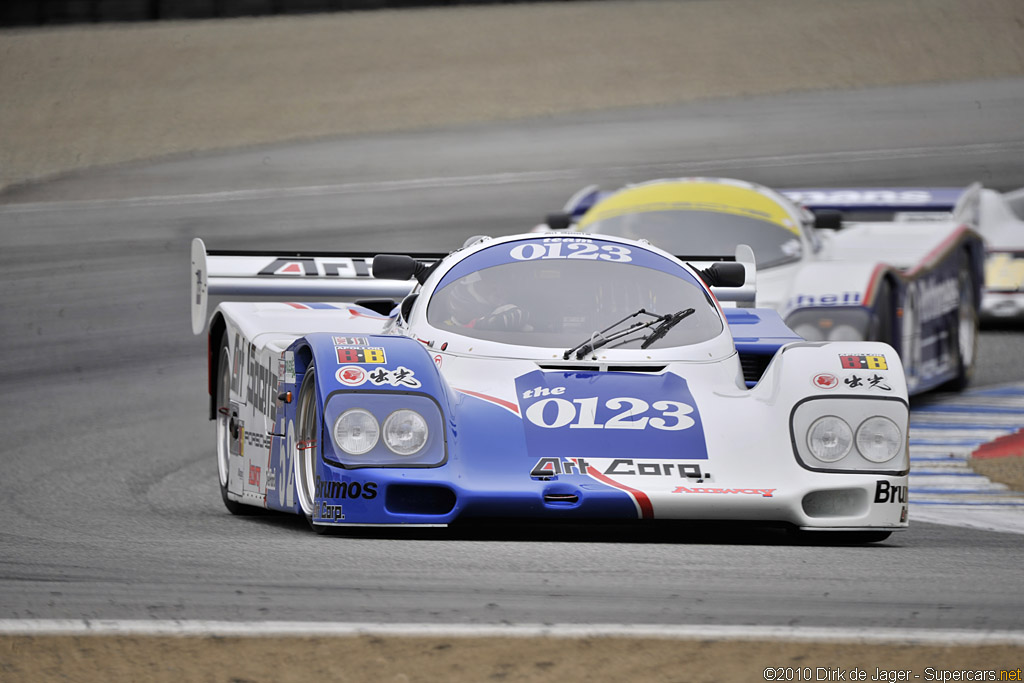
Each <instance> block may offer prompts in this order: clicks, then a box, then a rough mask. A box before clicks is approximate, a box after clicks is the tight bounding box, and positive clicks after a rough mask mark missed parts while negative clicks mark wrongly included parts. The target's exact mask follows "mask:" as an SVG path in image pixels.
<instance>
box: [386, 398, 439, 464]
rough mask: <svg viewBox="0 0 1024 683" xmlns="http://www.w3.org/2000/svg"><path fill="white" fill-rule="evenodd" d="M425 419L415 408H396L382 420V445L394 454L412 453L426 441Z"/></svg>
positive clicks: (426, 428)
mask: <svg viewBox="0 0 1024 683" xmlns="http://www.w3.org/2000/svg"><path fill="white" fill-rule="evenodd" d="M429 433H430V430H429V429H428V427H427V421H426V420H425V419H423V416H422V415H420V414H419V413H417V412H416V411H415V410H406V409H402V410H396V411H395V412H393V413H391V414H390V415H388V417H387V419H386V420H384V445H385V446H387V447H388V448H389V449H390V450H391V452H392V453H394V454H395V455H413V454H414V453H417V452H419V450H420V449H421V448H423V445H424V444H425V443H427V436H428V435H429Z"/></svg>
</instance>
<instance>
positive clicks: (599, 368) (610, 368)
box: [537, 363, 667, 375]
mask: <svg viewBox="0 0 1024 683" xmlns="http://www.w3.org/2000/svg"><path fill="white" fill-rule="evenodd" d="M537 367H539V368H540V369H541V370H563V371H566V372H649V373H651V374H654V375H657V374H658V373H660V372H663V371H664V370H665V368H666V367H667V366H665V365H598V364H596V363H588V364H586V365H565V364H563V363H537Z"/></svg>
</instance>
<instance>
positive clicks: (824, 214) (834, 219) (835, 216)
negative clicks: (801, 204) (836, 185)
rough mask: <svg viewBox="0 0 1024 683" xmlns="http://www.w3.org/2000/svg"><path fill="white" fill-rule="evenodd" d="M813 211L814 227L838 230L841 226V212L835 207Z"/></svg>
mask: <svg viewBox="0 0 1024 683" xmlns="http://www.w3.org/2000/svg"><path fill="white" fill-rule="evenodd" d="M813 213H814V227H816V228H818V229H819V230H838V229H839V228H841V227H843V212H842V211H836V210H835V209H817V210H816V211H814V212H813Z"/></svg>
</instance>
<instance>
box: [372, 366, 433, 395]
mask: <svg viewBox="0 0 1024 683" xmlns="http://www.w3.org/2000/svg"><path fill="white" fill-rule="evenodd" d="M369 377H370V381H371V382H373V383H374V384H375V385H377V386H381V385H383V384H388V385H390V386H393V387H397V386H403V387H410V388H412V389H415V388H417V387H419V386H422V385H421V384H420V381H419V380H418V379H416V373H414V372H413V371H412V370H410V369H409V368H407V367H404V366H401V365H399V366H398V368H397V369H395V370H388V369H387V368H376V369H375V370H374V371H373V372H371V373H370V374H369Z"/></svg>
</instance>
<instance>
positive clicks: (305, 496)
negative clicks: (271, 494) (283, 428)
mask: <svg viewBox="0 0 1024 683" xmlns="http://www.w3.org/2000/svg"><path fill="white" fill-rule="evenodd" d="M315 376H316V372H315V370H314V368H313V367H312V366H310V367H309V368H307V369H306V377H305V378H304V379H303V380H302V387H301V388H300V390H299V405H298V406H297V408H298V410H297V411H296V414H297V419H298V425H297V429H296V431H297V433H298V435H297V439H296V444H295V448H296V451H297V453H296V454H295V458H294V461H295V467H296V469H297V472H296V473H295V474H296V477H295V482H296V487H295V488H296V489H297V491H298V494H299V505H300V506H301V507H302V511H303V512H305V513H306V514H307V515H311V514H312V513H313V502H314V493H315V490H316V489H315V484H314V482H315V481H316V457H317V454H318V453H319V452H320V444H319V442H318V439H319V433H320V420H319V419H318V415H317V410H316V381H315Z"/></svg>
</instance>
